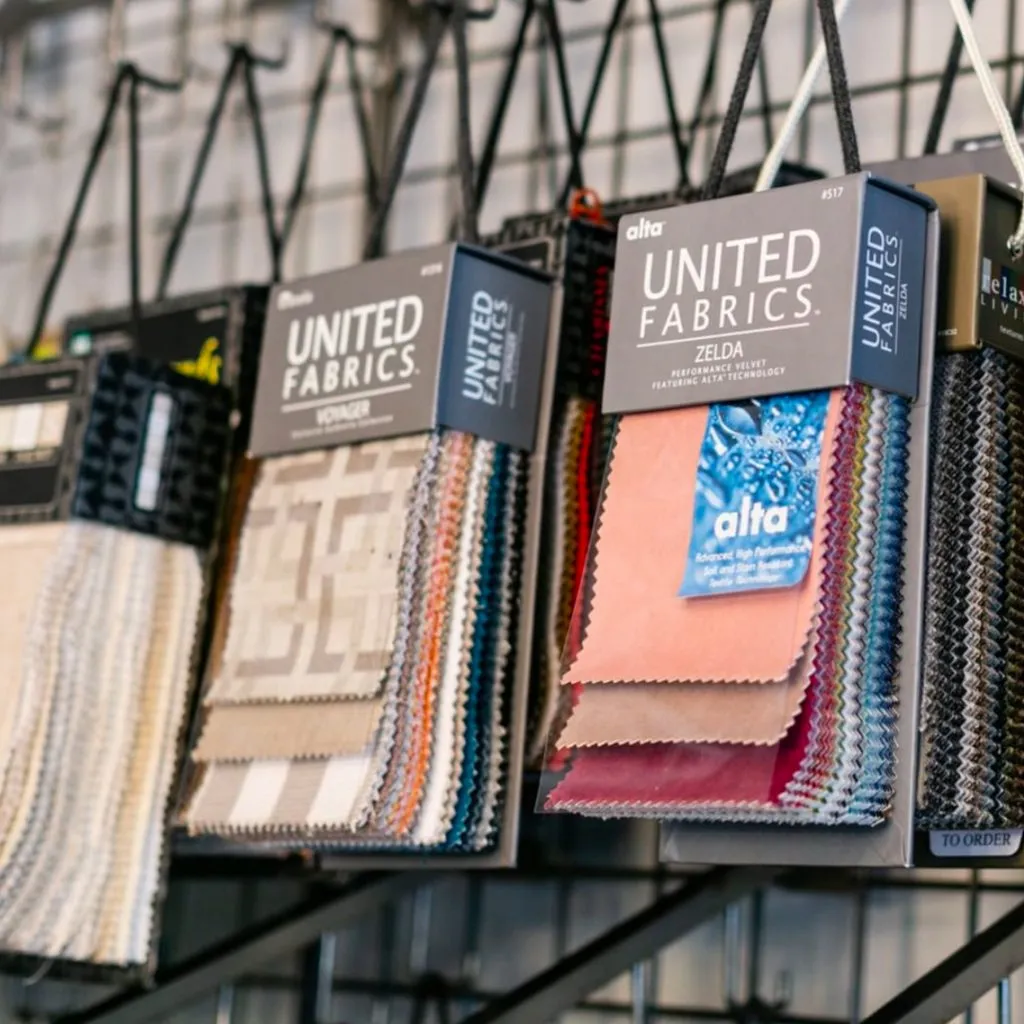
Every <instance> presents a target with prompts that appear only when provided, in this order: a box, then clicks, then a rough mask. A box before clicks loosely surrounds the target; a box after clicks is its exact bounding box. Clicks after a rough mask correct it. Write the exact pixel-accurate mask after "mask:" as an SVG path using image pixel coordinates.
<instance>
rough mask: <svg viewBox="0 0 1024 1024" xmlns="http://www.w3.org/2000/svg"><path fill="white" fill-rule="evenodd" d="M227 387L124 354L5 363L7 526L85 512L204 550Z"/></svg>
mask: <svg viewBox="0 0 1024 1024" xmlns="http://www.w3.org/2000/svg"><path fill="white" fill-rule="evenodd" d="M231 407H232V403H231V392H230V391H229V390H228V389H227V388H226V387H222V386H220V385H214V384H207V383H206V382H205V381H200V380H196V379H193V378H190V377H187V376H185V375H183V374H181V373H178V372H177V371H175V370H173V369H171V368H170V367H169V366H167V365H165V364H161V363H156V362H154V361H152V360H147V359H143V358H141V357H139V356H135V355H131V354H129V353H125V352H111V353H108V354H106V355H104V356H90V357H87V358H84V359H64V360H59V361H53V362H47V363H28V364H25V365H21V366H6V367H2V368H0V525H2V524H7V523H19V522H37V521H51V520H65V519H68V518H74V519H89V520H93V521H97V522H102V523H107V524H109V525H111V526H117V527H120V528H123V529H128V530H133V531H135V532H138V533H147V534H151V535H154V536H158V537H161V538H163V539H164V540H170V541H180V542H183V543H186V544H190V545H193V546H196V547H201V548H205V547H207V546H209V544H210V543H211V541H212V539H213V534H214V530H215V527H216V523H217V519H218V516H219V512H220V504H221V501H222V498H223V473H224V468H225V456H226V453H227V452H228V448H229V444H230V419H231Z"/></svg>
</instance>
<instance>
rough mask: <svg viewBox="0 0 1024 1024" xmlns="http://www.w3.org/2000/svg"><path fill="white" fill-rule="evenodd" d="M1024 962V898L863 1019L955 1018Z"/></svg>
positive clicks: (890, 1023)
mask: <svg viewBox="0 0 1024 1024" xmlns="http://www.w3.org/2000/svg"><path fill="white" fill-rule="evenodd" d="M1021 964H1024V903H1020V904H1018V905H1017V906H1016V907H1014V908H1013V910H1011V911H1010V912H1009V913H1007V914H1004V915H1003V916H1002V917H1001V918H999V920H998V921H996V922H995V923H994V924H992V925H990V926H989V927H988V928H986V929H985V930H984V931H983V932H979V933H978V935H977V936H975V937H974V938H973V939H971V940H970V942H968V943H967V944H966V945H964V946H961V947H960V948H959V949H958V950H957V951H956V952H955V953H952V954H951V955H950V956H948V957H946V959H945V960H943V961H942V962H941V963H940V964H938V965H937V966H935V967H933V968H932V969H931V970H930V971H929V972H928V973H927V974H925V975H924V976H923V977H921V978H919V979H918V980H917V981H915V982H914V984H913V985H910V986H909V987H908V988H905V989H904V990H903V991H902V992H900V993H899V994H898V995H897V996H895V997H893V998H892V999H890V1000H889V1002H887V1003H886V1004H885V1005H884V1006H882V1007H881V1008H880V1009H878V1010H876V1011H875V1012H874V1013H873V1014H871V1015H870V1016H869V1017H865V1018H864V1021H863V1024H942V1022H944V1021H949V1020H953V1019H954V1018H956V1017H958V1016H959V1015H960V1014H961V1013H963V1012H964V1011H965V1010H966V1009H967V1008H968V1007H970V1006H971V1005H972V1004H973V1003H974V1002H975V1001H976V1000H978V999H980V998H981V996H983V995H984V994H985V993H986V992H989V991H991V990H992V989H993V988H995V987H996V985H998V984H999V982H1000V980H1001V979H1003V978H1005V977H1006V976H1007V975H1009V974H1011V973H1012V972H1013V971H1015V970H1016V969H1017V968H1018V967H1020V966H1021Z"/></svg>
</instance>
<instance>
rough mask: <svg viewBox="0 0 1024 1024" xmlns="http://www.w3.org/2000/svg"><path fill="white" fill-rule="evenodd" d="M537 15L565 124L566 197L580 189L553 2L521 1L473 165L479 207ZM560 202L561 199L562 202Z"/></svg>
mask: <svg viewBox="0 0 1024 1024" xmlns="http://www.w3.org/2000/svg"><path fill="white" fill-rule="evenodd" d="M625 2H626V0H618V6H619V7H623V6H624V5H625ZM538 13H539V14H540V15H541V16H542V17H543V19H544V26H545V28H546V30H547V38H548V43H549V44H550V46H551V50H552V54H553V56H554V60H555V77H556V80H557V83H558V94H559V100H560V102H561V106H562V117H563V120H564V122H565V134H566V138H567V140H568V148H569V173H568V184H567V186H566V195H568V192H569V190H571V189H572V188H581V187H582V185H583V168H582V166H581V164H580V151H581V150H582V148H583V138H582V133H581V129H580V127H578V126H577V124H576V115H575V110H574V103H573V98H572V89H571V86H570V79H569V71H568V62H567V61H566V57H565V42H564V40H563V38H562V27H561V22H560V21H559V18H558V12H557V10H556V8H555V3H554V0H524V2H523V13H522V15H521V16H520V19H519V27H518V29H517V31H516V37H515V40H514V41H513V43H512V46H511V48H510V49H509V53H508V58H507V59H506V62H505V73H504V75H503V76H502V81H501V85H500V86H499V87H498V94H497V97H496V98H495V101H494V107H493V109H492V111H491V116H490V119H489V121H488V127H487V133H486V135H485V137H484V143H483V146H482V147H481V150H480V160H479V163H478V165H477V176H476V186H475V194H476V202H477V205H478V206H479V205H481V204H482V203H483V201H484V197H485V196H486V194H487V186H488V185H489V184H490V180H491V173H492V171H493V170H494V160H495V156H496V154H497V150H498V142H499V141H500V138H501V132H502V129H503V128H504V126H505V117H506V115H507V113H508V107H509V102H510V100H511V98H512V89H513V87H514V86H515V82H516V77H517V76H518V73H519V67H520V64H521V62H522V57H523V52H524V50H525V48H526V37H527V33H528V31H529V28H530V24H531V22H532V21H533V18H534V16H535V15H537V14H538ZM563 202H564V199H563Z"/></svg>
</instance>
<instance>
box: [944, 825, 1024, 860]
mask: <svg viewBox="0 0 1024 1024" xmlns="http://www.w3.org/2000/svg"><path fill="white" fill-rule="evenodd" d="M1022 836H1024V828H1004V829H971V830H964V831H957V832H929V833H928V848H929V850H931V853H932V856H933V857H1012V856H1014V855H1015V854H1016V853H1017V852H1018V851H1019V850H1020V844H1021V837H1022Z"/></svg>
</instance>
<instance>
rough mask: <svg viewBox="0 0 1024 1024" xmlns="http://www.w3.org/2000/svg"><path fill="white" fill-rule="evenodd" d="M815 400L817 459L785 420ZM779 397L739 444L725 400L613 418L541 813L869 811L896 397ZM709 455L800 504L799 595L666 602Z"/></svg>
mask: <svg viewBox="0 0 1024 1024" xmlns="http://www.w3.org/2000/svg"><path fill="white" fill-rule="evenodd" d="M822 400H823V401H824V402H825V403H826V405H827V412H826V413H825V415H824V426H823V428H822V429H821V431H820V434H819V436H820V441H821V445H820V458H815V457H813V456H812V455H811V454H809V452H810V449H809V448H808V447H807V445H806V444H805V441H804V438H803V432H804V427H803V422H804V421H805V419H806V416H807V411H808V410H809V408H810V407H811V405H812V404H813V403H814V402H816V401H822ZM785 403H788V405H784V403H783V402H782V401H781V400H780V401H779V402H778V403H776V402H775V400H774V399H764V400H762V401H761V403H760V417H761V423H762V424H763V426H762V428H761V431H762V433H761V434H760V435H759V436H754V437H751V436H743V434H744V431H745V430H746V429H747V428H746V427H745V426H743V427H741V428H737V429H735V430H734V429H732V426H731V424H733V423H734V421H736V422H742V423H746V422H747V418H744V417H742V416H740V417H736V416H734V415H733V414H732V413H730V411H729V409H728V408H727V407H723V406H713V407H710V408H709V407H707V406H702V407H691V408H686V409H674V410H668V411H664V412H654V413H645V414H641V415H632V416H626V417H623V418H622V419H621V420H620V421H619V424H618V428H617V433H616V437H615V440H614V442H613V448H612V453H611V457H610V464H609V470H608V477H607V481H606V484H605V491H604V494H603V497H602V502H601V507H600V510H599V513H598V521H597V525H596V537H595V542H594V551H593V553H592V555H591V559H590V561H589V564H588V568H587V577H586V579H585V581H584V588H583V596H582V599H581V635H582V639H581V644H580V646H579V649H578V651H576V652H575V654H574V656H573V657H571V658H570V664H569V667H568V670H567V671H566V672H565V674H564V675H563V679H562V681H563V684H565V685H566V686H568V687H570V688H571V690H572V693H573V697H572V702H571V703H572V710H571V714H570V716H569V718H568V721H567V723H566V724H565V725H564V727H562V728H560V729H558V730H557V733H556V734H555V735H554V737H553V748H552V750H551V752H550V753H549V775H548V777H547V778H546V780H545V786H544V787H543V790H542V798H541V807H542V808H544V809H546V810H555V811H569V812H573V813H578V814H585V815H592V816H597V817H615V816H623V817H645V816H646V817H655V818H662V819H675V820H683V821H706V822H712V821H736V822H744V821H747V822H766V823H772V822H778V823H808V824H820V825H840V824H856V825H865V826H870V825H877V824H880V823H881V822H883V821H884V820H885V819H886V816H887V814H888V811H889V807H890V803H891V799H892V792H893V783H894V770H895V757H896V751H895V725H896V715H897V711H898V691H897V679H896V676H897V671H898V662H899V605H900V592H901V583H902V580H901V564H902V556H903V541H904V529H905V511H906V483H907V446H908V414H909V403H908V402H907V401H906V400H905V399H903V398H899V397H896V396H893V395H890V394H887V393H883V392H880V391H876V390H874V389H870V388H867V387H864V386H862V385H851V386H849V387H847V388H843V389H837V390H834V391H832V392H826V393H820V392H819V393H809V394H808V395H806V396H803V397H801V396H789V397H787V398H786V399H785ZM784 408H788V409H789V410H790V411H789V412H785V411H783V410H784ZM709 423H711V424H712V426H713V427H714V429H713V430H712V429H710V428H709ZM706 432H707V436H708V438H710V439H711V442H710V444H709V445H706V443H705V433H706ZM748 433H749V431H748ZM709 460H710V462H711V464H712V465H711V468H714V464H716V463H720V465H721V466H722V467H724V470H725V471H726V472H728V473H731V474H736V473H739V474H741V475H745V476H746V477H747V478H757V479H759V480H760V481H761V482H762V485H763V487H764V488H766V492H765V493H766V494H767V496H768V498H771V496H772V494H773V493H775V492H774V490H773V489H774V488H776V486H779V487H781V486H783V485H785V486H786V487H788V488H790V489H791V495H792V499H793V501H794V502H797V503H800V502H803V503H805V504H806V503H807V502H808V501H809V502H811V506H812V507H815V506H816V511H815V513H814V516H813V524H814V525H813V543H812V545H811V550H810V561H809V566H808V568H807V571H806V573H805V574H804V576H803V578H802V580H801V581H800V582H799V583H798V584H797V585H795V586H791V587H788V588H784V589H770V590H751V591H747V592H735V593H728V594H716V595H713V596H707V597H697V598H681V597H679V596H677V595H678V591H679V586H680V580H681V579H682V577H683V568H684V565H685V563H686V558H687V552H688V550H689V548H690V540H691V530H692V524H693V521H694V512H695V493H696V485H697V478H698V470H700V471H701V472H705V471H708V469H709ZM766 500H767V499H766ZM772 503H774V502H772V501H770V500H768V504H772ZM712 511H716V510H715V509H714V508H713V507H712ZM756 543H757V541H756V539H752V541H751V544H752V545H754V544H756Z"/></svg>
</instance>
